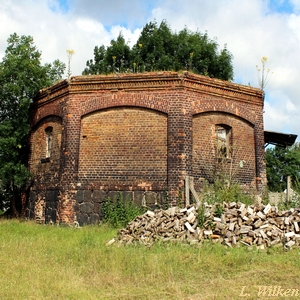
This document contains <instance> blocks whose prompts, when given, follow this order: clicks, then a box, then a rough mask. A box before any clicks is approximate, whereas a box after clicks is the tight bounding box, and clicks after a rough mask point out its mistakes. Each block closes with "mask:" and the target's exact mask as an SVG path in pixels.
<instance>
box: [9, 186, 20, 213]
mask: <svg viewBox="0 0 300 300" xmlns="http://www.w3.org/2000/svg"><path fill="white" fill-rule="evenodd" d="M16 203H17V191H16V190H15V189H14V188H13V189H12V199H11V201H10V210H11V216H12V217H13V218H18V217H19V212H18V210H17V205H16Z"/></svg>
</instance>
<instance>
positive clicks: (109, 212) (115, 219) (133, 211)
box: [102, 193, 146, 228]
mask: <svg viewBox="0 0 300 300" xmlns="http://www.w3.org/2000/svg"><path fill="white" fill-rule="evenodd" d="M145 211H146V209H145V207H141V206H138V205H137V204H135V203H134V202H133V200H132V199H123V195H122V193H119V194H118V197H117V198H116V199H115V201H112V200H111V199H110V198H107V199H106V200H105V201H104V203H103V205H102V213H103V222H104V223H106V222H108V223H110V224H111V225H112V226H113V227H115V228H119V227H125V226H126V225H127V224H128V223H129V222H130V221H132V220H133V219H134V218H135V217H136V216H138V215H141V214H143V213H144V212H145Z"/></svg>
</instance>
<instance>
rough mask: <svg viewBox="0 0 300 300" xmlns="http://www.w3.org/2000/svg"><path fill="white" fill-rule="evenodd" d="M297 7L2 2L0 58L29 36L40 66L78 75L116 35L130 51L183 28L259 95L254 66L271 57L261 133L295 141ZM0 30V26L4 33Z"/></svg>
mask: <svg viewBox="0 0 300 300" xmlns="http://www.w3.org/2000/svg"><path fill="white" fill-rule="evenodd" d="M299 13H300V0H272V1H269V0H213V1H212V0H110V1H108V0H26V1H20V0H6V1H0V19H1V21H2V26H1V28H0V55H1V57H3V56H4V51H5V49H6V40H7V38H8V36H9V35H10V34H11V33H13V32H16V33H18V34H20V35H21V34H25V35H31V36H33V38H34V41H35V44H36V46H37V48H38V49H40V50H41V51H42V57H43V62H52V61H53V60H55V59H57V58H58V59H60V60H62V61H64V62H67V54H66V50H67V49H74V50H75V55H74V56H73V57H72V61H71V70H72V73H73V75H80V74H81V72H82V71H83V69H84V68H85V64H86V61H87V60H89V59H91V58H93V49H94V47H95V46H96V45H98V46H100V45H106V46H107V45H109V43H110V41H111V39H115V38H116V37H117V36H118V34H119V33H120V31H122V34H123V35H124V37H125V39H126V40H127V41H130V43H131V44H133V43H134V42H135V41H136V40H137V38H138V36H139V34H140V32H141V29H142V27H143V26H144V25H145V24H146V23H147V22H149V21H153V20H154V19H155V20H156V21H157V22H158V23H160V22H161V21H162V20H163V19H165V20H166V21H167V22H168V24H169V25H170V27H171V29H172V30H177V31H178V30H181V29H183V28H184V27H185V26H187V27H188V28H189V29H190V30H192V31H196V30H199V31H200V32H205V31H206V30H207V32H208V35H209V37H211V38H215V37H216V38H217V42H218V44H219V45H220V48H222V47H223V45H224V44H227V48H228V50H229V51H230V52H231V53H232V54H233V56H234V59H233V65H234V72H235V76H234V81H235V82H237V83H240V84H244V85H248V84H250V85H251V86H254V87H257V86H258V77H257V69H256V65H260V60H261V57H262V56H266V57H268V61H267V68H270V70H271V71H272V72H273V73H274V74H273V75H272V77H271V78H270V81H269V83H268V85H267V86H266V88H265V92H266V98H265V107H264V110H265V115H264V117H265V129H267V130H273V131H283V132H291V133H295V134H298V135H299V136H300V126H299V125H300V124H299V121H298V119H299V117H298V116H299V115H300V84H299V82H300V56H299V55H298V53H299V52H300V14H299ZM3 24H4V26H3Z"/></svg>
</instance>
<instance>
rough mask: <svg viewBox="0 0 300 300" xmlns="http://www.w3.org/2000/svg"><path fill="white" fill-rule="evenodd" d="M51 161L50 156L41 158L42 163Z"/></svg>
mask: <svg viewBox="0 0 300 300" xmlns="http://www.w3.org/2000/svg"><path fill="white" fill-rule="evenodd" d="M48 162H50V157H46V158H42V159H41V163H42V164H44V163H48Z"/></svg>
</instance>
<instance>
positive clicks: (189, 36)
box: [83, 21, 233, 80]
mask: <svg viewBox="0 0 300 300" xmlns="http://www.w3.org/2000/svg"><path fill="white" fill-rule="evenodd" d="M218 48H219V45H218V44H217V42H216V40H215V39H214V40H212V39H210V38H209V37H208V35H207V32H205V34H202V33H200V32H198V31H197V32H192V31H190V30H188V29H187V28H184V29H183V30H181V31H179V32H178V33H177V32H175V33H173V32H172V31H171V29H170V27H169V25H168V24H167V22H166V21H162V22H161V24H160V25H159V26H158V24H157V23H156V22H155V21H154V22H149V23H147V24H146V25H145V26H144V28H143V29H142V31H141V34H140V36H139V38H138V40H137V42H136V44H135V45H134V46H133V47H132V49H130V47H129V46H128V45H127V44H126V43H125V40H124V37H123V35H122V33H120V34H119V36H118V38H117V39H116V40H112V41H111V44H110V46H108V47H107V48H106V47H105V46H103V45H102V46H100V47H98V46H96V47H95V48H94V59H90V60H88V61H87V62H86V68H85V69H84V71H83V74H85V75H87V74H107V73H112V72H133V73H136V72H144V71H147V72H149V71H161V70H163V71H165V70H172V71H181V70H188V71H192V72H194V73H196V74H202V75H206V76H209V77H213V78H219V79H223V80H232V79H233V67H232V54H231V53H230V52H229V51H228V50H227V48H226V45H225V46H224V48H223V49H222V50H221V51H219V49H218Z"/></svg>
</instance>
